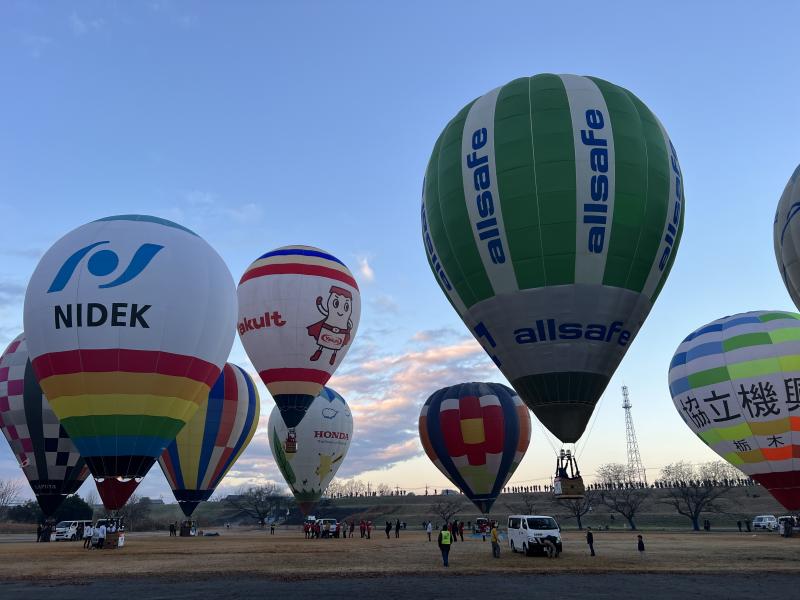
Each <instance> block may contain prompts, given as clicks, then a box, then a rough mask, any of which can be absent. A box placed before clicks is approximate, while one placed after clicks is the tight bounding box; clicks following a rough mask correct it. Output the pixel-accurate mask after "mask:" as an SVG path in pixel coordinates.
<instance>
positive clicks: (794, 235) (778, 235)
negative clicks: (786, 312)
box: [772, 166, 800, 308]
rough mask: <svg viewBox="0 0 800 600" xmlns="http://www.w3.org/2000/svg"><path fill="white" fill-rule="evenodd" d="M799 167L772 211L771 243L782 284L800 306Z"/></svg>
mask: <svg viewBox="0 0 800 600" xmlns="http://www.w3.org/2000/svg"><path fill="white" fill-rule="evenodd" d="M798 213H800V166H799V167H797V168H796V169H795V170H794V173H792V176H791V178H790V179H789V183H787V184H786V188H785V189H784V190H783V195H781V199H780V201H779V202H778V210H777V211H776V212H775V224H774V226H773V232H772V234H773V235H772V237H773V240H774V242H775V258H776V259H777V260H778V269H780V272H781V277H783V283H784V284H786V289H787V290H788V291H789V295H790V296H791V297H792V302H794V305H795V306H796V307H797V308H800V219H797V218H796V217H797V215H798Z"/></svg>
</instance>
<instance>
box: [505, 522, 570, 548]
mask: <svg viewBox="0 0 800 600" xmlns="http://www.w3.org/2000/svg"><path fill="white" fill-rule="evenodd" d="M551 545H552V546H553V547H554V548H555V552H556V555H558V554H559V553H560V552H561V547H562V546H561V528H560V527H559V526H558V523H557V522H556V520H555V519H554V518H553V517H549V516H546V515H510V516H509V517H508V546H509V548H511V551H512V552H522V553H523V554H525V555H526V556H531V555H532V554H543V555H547V554H548V548H549V547H550V546H551Z"/></svg>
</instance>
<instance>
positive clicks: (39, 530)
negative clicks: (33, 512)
mask: <svg viewBox="0 0 800 600" xmlns="http://www.w3.org/2000/svg"><path fill="white" fill-rule="evenodd" d="M42 531H44V530H43V529H42V524H41V523H39V524H38V525H37V526H36V542H37V543H38V542H41V541H42Z"/></svg>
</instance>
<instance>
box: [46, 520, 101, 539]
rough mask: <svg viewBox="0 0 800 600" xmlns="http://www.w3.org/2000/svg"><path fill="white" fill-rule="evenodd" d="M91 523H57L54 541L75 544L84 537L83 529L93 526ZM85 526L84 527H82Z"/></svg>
mask: <svg viewBox="0 0 800 600" xmlns="http://www.w3.org/2000/svg"><path fill="white" fill-rule="evenodd" d="M91 524H92V522H91V521H59V522H58V523H56V527H55V531H54V533H53V540H54V541H56V542H59V541H63V540H69V541H71V542H74V541H75V540H79V539H80V538H81V537H83V527H86V526H87V525H91ZM81 525H83V527H81Z"/></svg>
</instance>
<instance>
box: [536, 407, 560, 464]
mask: <svg viewBox="0 0 800 600" xmlns="http://www.w3.org/2000/svg"><path fill="white" fill-rule="evenodd" d="M533 420H534V421H535V422H536V424H537V425H538V426H539V430H540V431H541V432H542V435H543V436H544V439H546V440H547V443H548V444H550V448H552V449H553V454H554V455H555V456H556V457H558V455H559V453H558V450H556V447H555V445H554V444H553V441H552V440H551V439H550V437H551V436H552V437H555V436H553V434H552V433H550V432H549V431H547V429H545V428H544V426H543V425H542V424H541V422H539V419H537V418H535V415H534V419H533Z"/></svg>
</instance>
